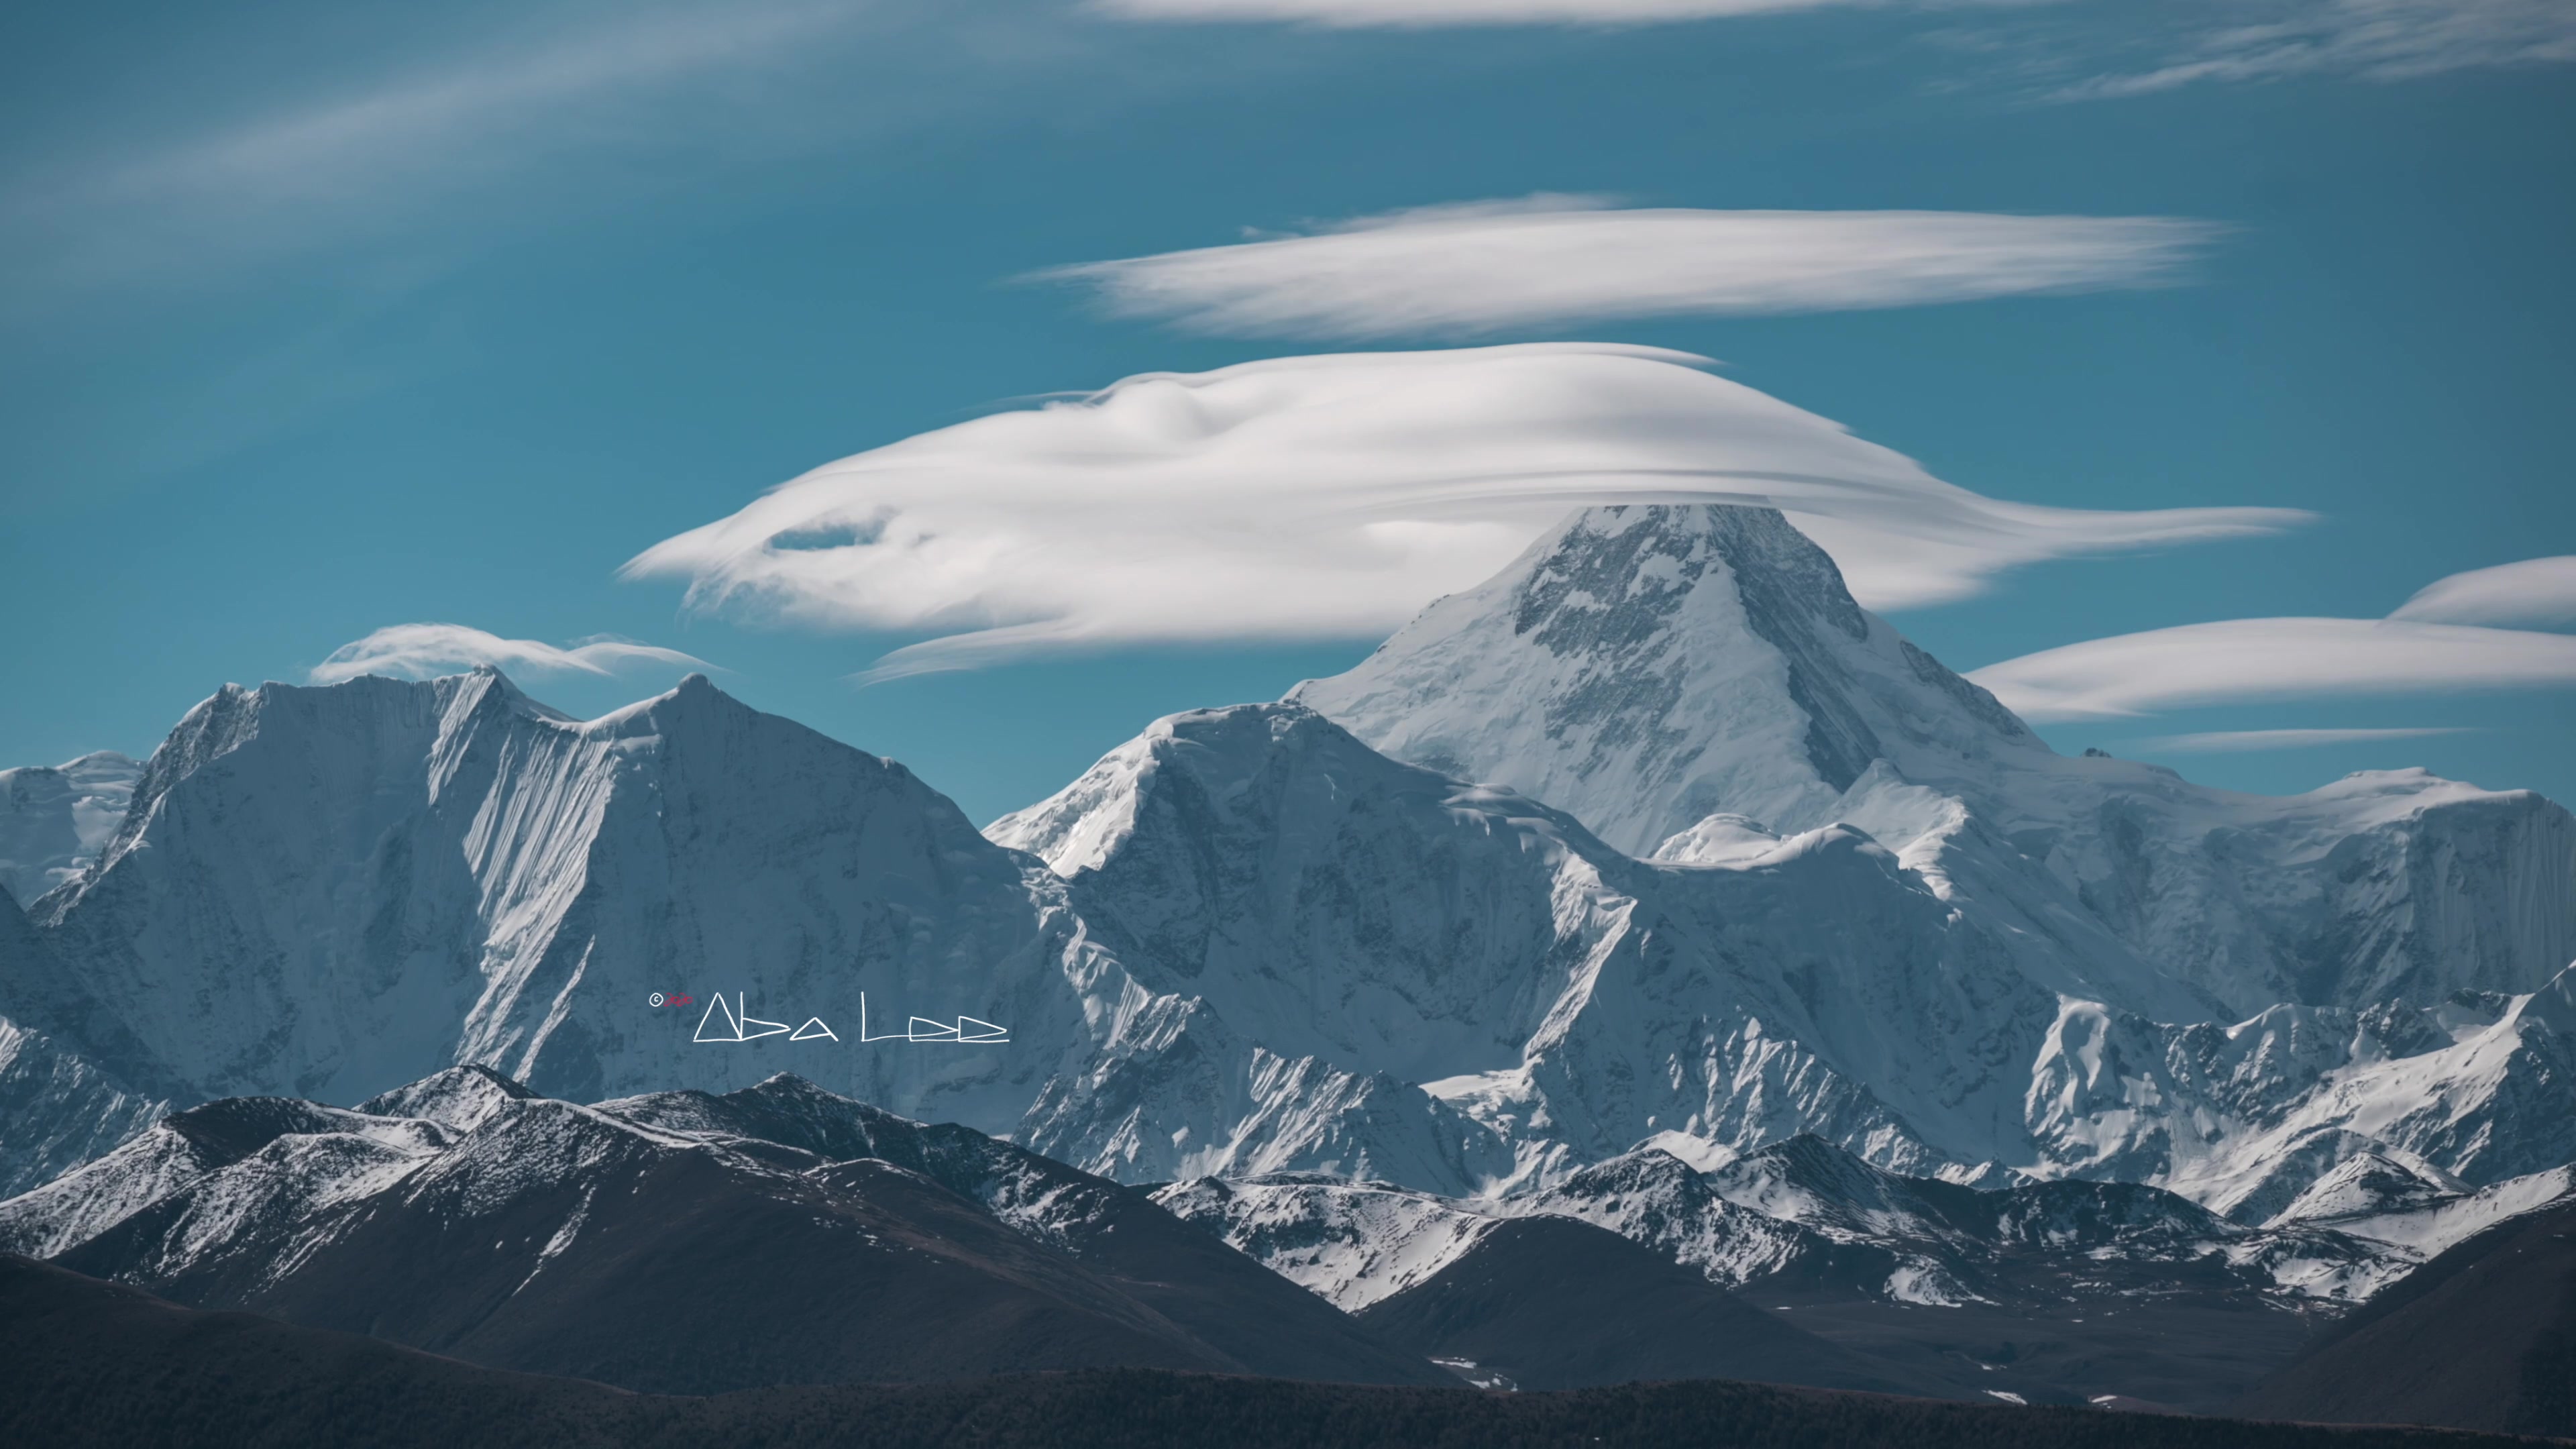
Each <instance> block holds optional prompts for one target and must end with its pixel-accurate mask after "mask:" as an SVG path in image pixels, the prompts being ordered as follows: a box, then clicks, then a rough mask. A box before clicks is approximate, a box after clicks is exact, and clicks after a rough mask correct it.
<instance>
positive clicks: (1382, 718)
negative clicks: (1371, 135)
mask: <svg viewBox="0 0 2576 1449" xmlns="http://www.w3.org/2000/svg"><path fill="white" fill-rule="evenodd" d="M1289 697H1290V698H1291V699H1294V700H1297V701H1299V702H1302V703H1305V704H1307V705H1310V706H1312V707H1314V708H1315V709H1317V710H1320V711H1322V712H1323V713H1325V714H1328V715H1331V716H1332V717H1333V718H1334V719H1336V720H1338V721H1340V722H1341V723H1342V724H1344V725H1346V726H1348V727H1349V728H1350V729H1351V730H1352V732H1353V733H1355V734H1357V735H1358V736H1359V737H1360V738H1362V739H1364V740H1367V741H1368V742H1369V743H1370V744H1372V745H1374V746H1376V747H1377V748H1379V749H1381V750H1383V751H1385V752H1386V753H1388V754H1391V755H1394V756H1396V757H1397V758H1399V759H1405V760H1412V761H1414V762H1416V763H1419V764H1422V765H1425V766H1428V767H1430V768H1432V769H1435V770H1438V771H1440V772H1441V773H1443V774H1447V775H1451V776H1454V777H1457V778H1460V779H1467V780H1489V781H1495V782H1498V783H1502V784H1506V785H1509V786H1511V787H1512V788H1514V789H1517V790H1520V791H1523V792H1525V793H1527V794H1529V795H1531V796H1534V797H1536V798H1538V799H1541V800H1545V801H1547V802H1548V803H1549V804H1551V805H1554V806H1556V807H1558V808H1559V809H1563V810H1566V811H1569V812H1571V813H1572V814H1573V815H1574V816H1575V817H1576V818H1578V819H1580V820H1582V821H1583V822H1584V823H1585V824H1586V825H1588V826H1590V827H1591V828H1592V829H1593V830H1595V831H1596V832H1598V833H1599V834H1600V835H1601V837H1602V838H1603V839H1604V840H1607V841H1609V842H1610V843H1611V844H1613V845H1615V846H1618V847H1619V848H1621V849H1623V850H1627V851H1629V852H1631V853H1633V854H1639V855H1643V854H1646V853H1648V852H1651V851H1653V850H1654V849H1655V847H1656V846H1657V845H1659V844H1660V843H1662V842H1663V841H1664V840H1666V839H1667V838H1669V837H1671V836H1673V835H1674V834H1676V833H1678V832H1681V831H1683V830H1686V829H1688V828H1690V827H1691V826H1692V825H1694V824H1695V823H1697V822H1698V821H1699V820H1701V819H1702V818H1704V817H1706V816H1708V815H1711V814H1714V813H1717V812H1719V811H1726V812H1730V813H1734V814H1738V815H1743V816H1748V817H1751V818H1753V819H1757V820H1760V821H1764V822H1767V823H1768V824H1769V825H1771V826H1774V827H1780V828H1787V829H1807V828H1811V827H1813V826H1816V825H1821V824H1825V823H1828V822H1829V821H1831V820H1832V819H1833V818H1835V807H1836V804H1837V802H1839V801H1840V799H1841V798H1842V796H1843V794H1844V792H1846V791H1848V790H1849V789H1851V787H1852V786H1853V784H1854V783H1855V782H1857V781H1858V780H1859V779H1860V777H1861V776H1862V775H1863V774H1865V773H1866V772H1867V771H1868V770H1869V768H1870V766H1871V765H1872V763H1873V762H1875V761H1878V760H1881V759H1886V760H1891V761H1894V762H1895V763H1896V764H1897V765H1898V766H1899V767H1900V768H1922V767H1930V768H1929V773H1933V774H1942V775H1946V774H1953V773H1957V772H1958V771H1959V769H1960V768H1961V764H1960V762H1962V761H1982V760H1986V759H1990V758H1992V757H1994V756H1997V755H2013V756H2020V755H2031V754H2036V755H2045V754H2046V753H2047V747H2046V746H2045V745H2042V744H2041V743H2040V742H2039V741H2038V739H2037V738H2036V737H2035V736H2033V735H2032V734H2031V733H2030V730H2029V729H2028V727H2027V726H2025V725H2023V724H2022V722H2021V721H2020V720H2019V719H2016V718H2015V717H2014V716H2013V714H2012V713H2011V712H2010V711H2009V710H2006V709H2005V708H2003V706H2001V705H2000V704H1997V703H1996V702H1995V700H1994V697H1993V696H1991V695H1989V694H1987V693H1986V692H1985V691H1984V690H1982V689H1980V688H1978V687H1977V686H1975V685H1973V684H1970V683H1968V682H1967V681H1966V680H1964V679H1961V678H1960V677H1959V676H1957V675H1955V674H1953V673H1951V672H1950V671H1949V670H1947V669H1945V668H1943V667H1942V666H1941V665H1940V664H1939V663H1938V662H1937V661H1935V660H1934V659H1933V658H1932V657H1931V656H1929V655H1927V654H1925V653H1923V652H1922V651H1921V650H1919V649H1916V648H1915V647H1914V646H1913V645H1912V644H1910V643H1907V642H1906V641H1905V639H1904V638H1903V637H1902V636H1901V635H1899V634H1897V633H1896V631H1895V630H1894V629H1892V628H1890V627H1888V626H1887V624H1886V623H1885V622H1884V621H1882V620H1879V619H1878V618H1876V617H1875V616H1873V615H1871V614H1870V613H1869V612H1868V611H1866V610H1864V609H1862V608H1861V607H1860V605H1859V604H1857V603H1855V602H1854V601H1853V600H1852V597H1851V592H1850V590H1848V589H1847V588H1845V587H1844V585H1843V580H1842V574H1841V571H1840V570H1839V569H1837V568H1836V567H1835V566H1834V562H1833V560H1832V558H1830V557H1829V556H1828V555H1827V554H1826V553H1825V552H1824V550H1822V549H1820V548H1818V547H1816V545H1815V544H1814V543H1812V542H1810V541H1809V540H1808V539H1807V537H1806V536H1805V535H1804V534H1801V533H1800V532H1798V530H1797V529H1796V528H1795V527H1794V526H1792V525H1791V524H1790V523H1789V521H1788V520H1787V519H1786V518H1785V517H1783V516H1782V515H1781V514H1780V513H1779V512H1778V511H1777V510H1774V509H1767V508H1745V507H1733V506H1727V505H1717V504H1688V505H1632V506H1617V507H1604V508H1593V509H1587V510H1585V511H1583V512H1581V513H1578V514H1576V515H1574V516H1573V517H1572V518H1570V519H1568V520H1567V521H1566V522H1565V523H1563V524H1562V525H1560V526H1559V527H1557V528H1556V529H1554V530H1552V531H1551V532H1550V533H1548V534H1547V535H1546V536H1545V537H1543V538H1541V539H1540V540H1539V541H1538V542H1537V543H1535V544H1533V545H1531V547H1530V548H1529V550H1528V551H1527V552H1525V553H1523V554H1522V555H1521V557H1520V558H1519V560H1517V561H1516V562H1514V563H1513V564H1512V565H1511V566H1510V567H1509V568H1507V569H1505V570H1504V571H1503V572H1502V573H1500V574H1498V575H1496V576H1495V577H1494V578H1492V579H1491V580H1489V581H1487V582H1486V583H1484V584H1482V585H1479V586H1478V587H1476V588H1474V589H1471V590H1469V591H1467V592H1465V593H1462V594H1454V595H1451V596H1450V597H1448V598H1444V599H1442V600H1440V601H1439V602H1437V603H1435V604H1433V605H1432V606H1431V607H1430V608H1428V609H1426V610H1424V611H1423V613H1422V615H1421V617H1419V618H1417V619H1416V620H1414V622H1412V623H1411V624H1409V625H1407V626H1405V628H1404V629H1402V630H1400V631H1398V632H1397V634H1396V635H1395V637H1393V638H1392V639H1389V640H1388V641H1387V642H1386V643H1385V644H1384V645H1383V646H1381V647H1380V648H1379V649H1378V651H1377V652H1376V653H1375V654H1372V655H1370V656H1369V658H1368V659H1367V660H1365V661H1363V662H1362V663H1361V664H1360V665H1359V666H1358V667H1357V668H1355V669H1353V670H1351V671H1350V672H1348V673H1346V674H1341V675H1337V676H1334V677H1333V678H1330V679H1317V680H1308V681H1306V682H1305V683H1303V684H1300V685H1298V686H1297V687H1296V689H1295V690H1293V691H1291V693H1290V695H1289Z"/></svg>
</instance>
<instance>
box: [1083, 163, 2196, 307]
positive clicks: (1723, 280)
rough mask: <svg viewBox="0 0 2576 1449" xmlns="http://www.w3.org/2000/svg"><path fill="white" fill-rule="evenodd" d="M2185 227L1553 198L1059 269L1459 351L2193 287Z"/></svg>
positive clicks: (1127, 296)
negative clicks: (1432, 341)
mask: <svg viewBox="0 0 2576 1449" xmlns="http://www.w3.org/2000/svg"><path fill="white" fill-rule="evenodd" d="M2221 231H2222V228H2220V227H2218V226H2215V225H2213V224H2211V223H2208V222H2203V221H2192V220H2186V219H2181V218H2175V217H2153V216H2144V217H2140V216H2130V217H2097V216H2008V215H1994V214H1986V213H1976V212H1940V211H1707V210H1687V209H1680V208H1654V209H1623V208H1619V207H1617V206H1615V204H1613V203H1612V202H1611V200H1610V199H1609V198H1604V197H1597V196H1561V195H1538V196H1530V197H1524V198H1521V199H1518V200H1510V201H1480V202H1469V203H1462V204H1454V205H1445V206H1426V207H1418V208H1413V209H1410V210H1405V211H1396V212H1389V213H1385V214H1382V215H1377V216H1365V217H1359V218H1355V219H1352V220H1348V221H1342V222H1337V223H1333V224H1331V225H1328V226H1323V227H1320V228H1318V229H1317V230H1315V231H1314V232H1313V233H1312V234H1310V235H1304V236H1290V237H1276V238H1269V239H1263V240H1256V241H1248V242H1243V243H1239V244H1235V245H1231V246H1218V247H1201V248H1197V249H1194V250H1190V251H1179V252H1163V253H1159V254H1157V255H1153V256H1143V257H1129V258H1125V259H1122V260H1117V261H1102V262H1084V263H1078V264H1075V265H1072V266H1064V267H1056V268H1051V269H1049V270H1047V271H1044V272H1040V273H1037V274H1036V278H1035V279H1037V280H1046V281H1058V282H1069V283H1074V284H1077V285H1081V286H1085V287H1089V288H1091V289H1093V290H1095V291H1096V292H1097V293H1098V294H1099V296H1100V298H1101V300H1102V302H1103V304H1104V305H1105V306H1106V307H1107V309H1108V310H1109V311H1110V312H1112V313H1114V314H1117V315H1121V316H1129V317H1147V318H1155V319H1159V320H1167V321H1172V322H1177V323H1179V324H1180V325H1182V326H1184V327H1187V328H1189V329H1191V330H1194V331H1200V332H1210V333H1222V334H1227V335H1235V336H1255V337H1301V338H1331V339H1348V340H1374V339H1385V338H1398V337H1461V336H1475V335H1481V334H1490V333H1495V332H1501V331H1507V330H1522V331H1527V330H1531V329H1542V328H1554V327H1562V326H1565V325H1567V324H1570V323H1576V322H1585V321H1604V320H1614V319H1625V318H1638V317H1659V316H1727V315H1743V314H1759V313H1782V312H1829V311H1846V310H1853V309H1860V308H1875V307H1910V306H1922V305H1926V304H1931V303H1942V302H1967V301H1976V300H1980V299H1984V298H1990V297H2008V296H2021V295H2031V294H2050V293H2070V292H2086V291H2098V290H2102V289H2106V288H2120V287H2152V286H2161V285H2166V284H2170V283H2173V282H2177V281H2180V280H2182V279H2184V278H2185V277H2186V276H2187V274H2188V272H2189V270H2190V267H2191V265H2192V263H2193V262H2195V261H2196V260H2197V259H2198V258H2199V257H2200V255H2201V254H2202V253H2203V252H2205V251H2206V250H2207V249H2208V247H2209V246H2210V245H2211V244H2212V243H2213V242H2214V241H2215V239H2216V238H2217V237H2218V235H2219V234H2220V233H2221Z"/></svg>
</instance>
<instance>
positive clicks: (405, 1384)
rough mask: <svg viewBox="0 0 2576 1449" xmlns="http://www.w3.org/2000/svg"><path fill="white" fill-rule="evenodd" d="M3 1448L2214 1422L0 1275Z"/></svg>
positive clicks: (1645, 1437)
mask: <svg viewBox="0 0 2576 1449" xmlns="http://www.w3.org/2000/svg"><path fill="white" fill-rule="evenodd" d="M0 1354H5V1355H6V1357H7V1359H8V1362H9V1364H10V1365H11V1369H12V1372H10V1373H9V1374H7V1375H6V1376H0V1439H4V1440H6V1441H7V1442H10V1443H20V1444H45V1445H52V1446H60V1449H87V1446H93V1445H96V1446H116V1449H125V1446H131V1445H136V1444H162V1443H181V1442H184V1443H188V1444H191V1445H199V1446H206V1449H230V1446H234V1445H242V1446H251V1445H258V1446H269V1445H287V1444H294V1445H303V1444H355V1443H364V1444H370V1445H377V1446H382V1449H413V1446H418V1449H446V1446H449V1445H455V1444H475V1445H492V1446H508V1449H516V1446H522V1445H524V1446H527V1449H611V1446H614V1449H781V1446H790V1445H793V1446H811V1449H827V1446H850V1449H859V1446H865V1449H933V1446H940V1445H948V1444H954V1443H956V1442H958V1441H959V1439H960V1438H961V1437H963V1436H964V1435H967V1434H971V1435H972V1436H973V1441H974V1442H975V1443H977V1444H979V1445H983V1446H986V1449H1039V1446H1045V1449H1113V1446H1115V1449H1165V1446H1169V1449H1185V1446H1192V1449H1194V1446H1198V1445H1204V1444H1211V1443H1221V1444H1228V1445H1239V1446H1243V1449H1394V1446H1397V1445H1415V1444H1474V1445H1478V1446H1480V1449H1540V1446H1549V1449H1554V1446H1560V1445H1565V1444H1569V1443H1573V1444H1584V1443H1589V1442H1591V1441H1592V1440H1593V1439H1595V1438H1598V1437H1602V1436H1605V1435H1613V1434H1615V1435H1616V1436H1617V1437H1618V1439H1619V1442H1620V1443H1622V1444H1626V1445H1633V1446H1637V1449H1667V1446H1670V1449H1682V1446H1691V1449H1754V1446H1767V1445H1774V1444H1782V1443H1848V1444H1860V1443H1904V1444H1907V1445H1912V1446H1919V1449H1971V1446H1973V1449H2112V1446H2119V1449H2167V1446H2171V1449H2183V1446H2186V1445H2202V1444H2206V1443H2208V1442H2209V1433H2210V1432H2211V1428H2212V1426H2211V1425H2209V1424H2208V1423H2207V1421H2188V1420H2173V1419H2157V1418H2143V1419H2142V1418H2137V1417H2134V1416H2130V1415H2107V1414H2096V1413H2092V1412H2089V1411H2074V1410H2047V1409H2038V1410H2014V1409H2003V1408H1977V1407H1973V1406H1970V1405H1964V1404H1937V1403H1927V1402H1923V1401H1919V1400H1899V1399H1889V1398H1884V1397H1880V1396H1876V1395H1861V1394H1831V1393H1826V1392H1822V1391H1816V1390H1790V1389H1778V1388H1769V1387H1764V1386H1759V1385H1750V1384H1728V1383H1706V1382H1702V1383H1687V1384H1652V1385H1642V1386H1637V1387H1633V1388H1626V1389H1610V1390H1591V1391H1581V1392H1573V1393H1563V1394H1480V1393H1477V1392H1474V1391H1473V1390H1469V1389H1460V1388H1447V1389H1407V1388H1367V1387H1359V1386H1353V1385H1345V1384H1300V1383H1291V1382H1285V1381H1281V1380H1276V1379H1242V1378H1211V1377H1206V1376H1196V1375H1179V1374H1160V1373H1150V1372H1143V1371H1117V1372H1108V1373H1078V1374H1043V1375H1024V1376H1016V1377H1006V1378H1000V1379H992V1380H987V1381H984V1382H980V1383H971V1384H931V1385H894V1386H836V1387H786V1388H771V1389H760V1390H753V1391H749V1392H746V1393H740V1394H728V1395H724V1396H722V1397H720V1398H713V1399H693V1398H679V1397H672V1396H665V1395H657V1394H630V1393H625V1392H623V1391H620V1390H616V1389H611V1388H607V1387H605V1386H603V1385H599V1384H591V1383H584V1382H581V1381H579V1380H574V1379H562V1378H545V1377H539V1376H536V1375H530V1374H512V1373H504V1372H501V1371H498V1370H494V1369H485V1368H476V1367H474V1366H472V1365H469V1364H463V1363H458V1362H456V1361H455V1360H453V1359H445V1358H439V1357H435V1356H433V1355H430V1354H424V1353H420V1352H417V1351H414V1350H410V1349H404V1348H398V1347H395V1346H394V1345H391V1344H387V1343H383V1342H380V1341H378V1340H375V1339H369V1338H362V1337H359V1336H357V1335H354V1334H338V1333H326V1332H322V1331H320V1330H316V1329H309V1328H299V1327H296V1326H293V1325H291V1324H285V1323H280V1322H278V1321H276V1320H274V1319H268V1318H261V1317H258V1316H256V1315H252V1314H244V1313H199V1312H194V1311H192V1310H189V1309H185V1308H181V1307H177V1306H175V1305H172V1304H169V1303H165V1302H161V1301H159V1300H157V1299H154V1298H152V1297H150V1296H149V1295H147V1294H144V1293H140V1292H137V1291H135V1290H133V1289H131V1288H126V1287H122V1286H119V1285H116V1284H112V1283H101V1282H97V1281H96V1280H93V1279H88V1278H84V1277H81V1276H80V1275H79V1274H76V1273H68V1272H64V1271H63V1270H61V1269H58V1268H52V1267H48V1266H46V1265H44V1264H40V1263H31V1262H28V1261H27V1260H25V1259H23V1258H15V1257H8V1256H0ZM2218 1428H2219V1431H2220V1432H2223V1433H2225V1434H2226V1435H2227V1436H2228V1442H2230V1443H2232V1444H2236V1445H2240V1446H2243V1449H2431V1446H2436V1445H2438V1446H2444V1449H2476V1446H2480V1445H2485V1444H2506V1443H2511V1442H2514V1441H2509V1440H2502V1439H2490V1438H2482V1437H2474V1436H2465V1435H2455V1434H2440V1435H2437V1434H2429V1433H2425V1432H2422V1431H2408V1430H2384V1429H2381V1430H2343V1431H2337V1430H2328V1429H2315V1428H2306V1427H2300V1426H2293V1425H2281V1424H2227V1425H2223V1426H2218Z"/></svg>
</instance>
